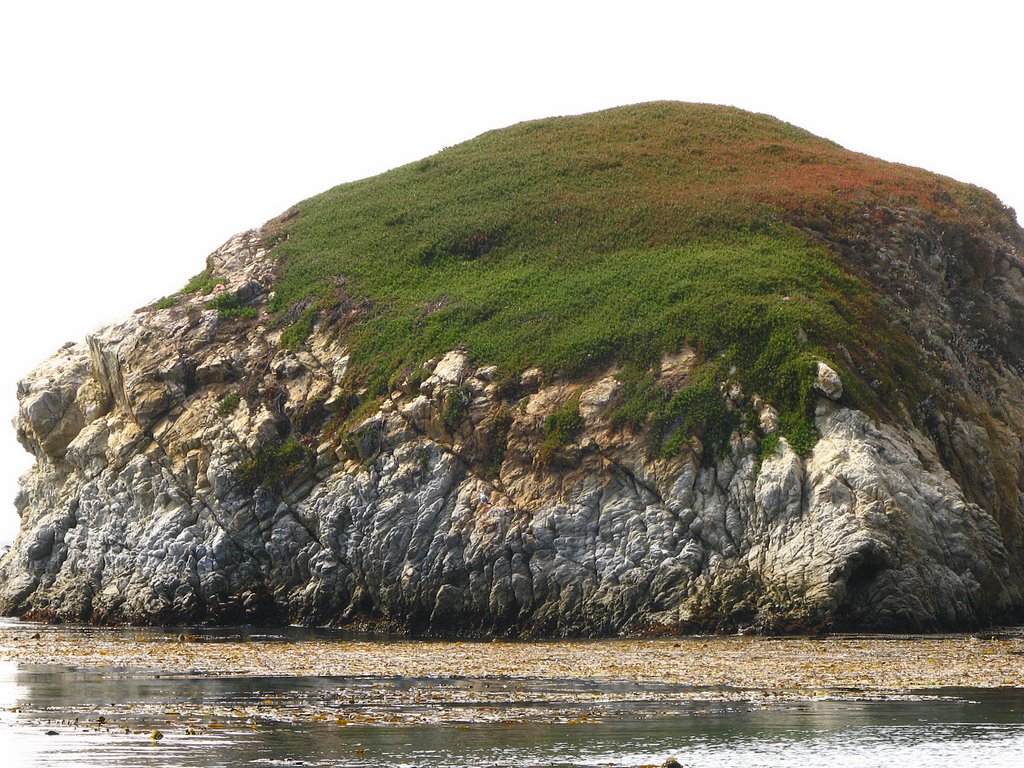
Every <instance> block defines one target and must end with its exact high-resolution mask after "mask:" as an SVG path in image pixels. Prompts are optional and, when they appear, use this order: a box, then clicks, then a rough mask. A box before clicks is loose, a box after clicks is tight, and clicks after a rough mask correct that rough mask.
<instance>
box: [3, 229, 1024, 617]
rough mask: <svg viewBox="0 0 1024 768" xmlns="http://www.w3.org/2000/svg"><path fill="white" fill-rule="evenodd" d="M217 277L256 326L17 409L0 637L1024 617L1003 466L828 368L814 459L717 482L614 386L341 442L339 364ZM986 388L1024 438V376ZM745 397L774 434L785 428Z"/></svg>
mask: <svg viewBox="0 0 1024 768" xmlns="http://www.w3.org/2000/svg"><path fill="white" fill-rule="evenodd" d="M211 267H212V272H213V274H215V275H217V276H220V277H221V278H223V283H222V284H221V285H219V286H217V287H216V289H215V291H216V293H217V294H220V293H229V294H231V295H233V296H234V297H235V301H236V304H241V305H244V306H246V307H252V308H253V310H254V312H253V316H252V317H249V316H243V317H240V318H234V319H225V318H224V317H222V316H221V315H220V314H219V313H218V311H217V310H216V309H209V308H206V307H205V302H207V301H208V300H209V298H210V297H208V296H197V295H192V296H184V297H182V298H181V299H180V301H179V303H178V304H177V305H175V306H172V307H169V308H164V309H156V308H147V309H144V310H140V311H139V312H137V313H136V314H134V315H133V316H132V317H131V318H129V319H128V320H127V321H125V322H123V323H121V324H118V325H114V326H110V327H108V328H104V329H102V330H100V331H98V332H96V333H94V334H93V335H91V336H89V337H88V338H87V339H86V341H85V342H84V343H78V344H70V345H67V346H65V347H64V348H62V349H60V350H59V351H58V352H57V353H56V354H55V355H54V356H53V357H52V358H50V359H49V360H48V361H46V362H45V363H43V364H42V365H41V366H40V367H39V368H37V369H36V370H35V371H34V372H33V373H32V374H30V375H29V376H28V377H27V378H26V379H25V380H24V381H22V382H21V383H20V385H19V399H20V409H19V414H18V417H17V420H16V427H17V431H18V438H19V439H20V441H21V442H22V444H23V445H24V446H25V448H26V449H27V450H29V451H30V452H32V453H33V454H34V455H35V457H36V463H35V465H34V467H33V468H32V469H31V470H30V471H29V472H28V473H27V474H26V475H25V477H24V478H23V479H22V489H21V492H20V494H19V496H18V499H17V506H18V510H19V513H20V514H21V517H22V525H21V531H20V533H19V536H18V538H17V541H16V542H15V544H14V546H13V548H12V549H11V551H10V552H9V553H8V554H7V555H6V556H5V557H4V559H3V560H2V562H0V610H2V611H3V613H5V614H16V615H25V616H30V617H36V618H45V619H54V620H68V621H92V622H100V623H106V622H143V623H166V624H183V623H192V622H211V623H212V622H254V623H256V622H293V623H302V624H311V625H313V624H317V625H318V624H332V625H344V624H353V625H368V626H375V627H385V628H392V629H398V630H403V631H418V632H428V633H438V634H452V633H484V634H486V633H497V634H526V635H580V634H613V633H622V632H635V633H645V632H646V633H658V632H679V631H688V630H697V629H702V630H703V629H737V628H744V627H752V628H754V629H758V630H764V631H773V630H797V631H799V630H814V629H818V628H827V627H844V628H859V629H901V630H903V629H939V628H946V627H961V626H972V625H981V624H988V623H993V622H994V623H1000V622H1005V621H1007V620H1009V619H1011V618H1013V617H1015V616H1019V615H1020V611H1021V606H1022V605H1024V596H1022V585H1024V579H1022V552H1021V549H1022V547H1021V541H1022V539H1021V512H1020V498H1021V497H1020V491H1019V489H1017V487H1016V484H1015V483H1010V485H1012V486H1013V487H1012V489H1011V491H1012V492H1011V491H1007V487H1008V483H1007V481H1006V479H1005V475H1006V474H1007V472H1010V474H1012V475H1013V476H1014V477H1017V476H1019V472H1018V468H1019V466H1020V463H1021V459H1020V446H1019V444H1017V445H1014V446H1007V445H1006V444H1004V443H1002V442H994V438H993V435H994V434H996V433H995V432H993V431H992V430H991V429H988V428H986V426H985V425H984V424H980V423H978V422H977V421H972V420H969V419H967V418H954V417H951V416H945V415H942V414H938V415H936V416H935V423H936V428H935V430H934V431H933V432H932V433H929V434H925V433H924V432H922V431H920V430H919V429H918V428H916V427H914V426H912V425H911V424H909V423H903V424H884V423H878V422H877V421H874V420H872V419H871V418H869V417H868V416H867V415H866V414H864V413H862V412H859V411H856V410H851V409H850V408H847V407H844V406H843V404H842V400H841V395H842V391H843V390H842V382H841V381H840V379H839V376H838V375H837V374H836V373H835V371H833V370H832V369H830V368H828V367H827V366H826V365H824V364H822V366H821V367H820V368H819V371H818V383H817V385H816V389H817V392H818V394H817V409H816V413H817V417H816V424H817V427H818V429H819V431H820V433H821V439H820V441H819V442H818V443H817V445H816V446H815V447H814V449H813V452H812V453H811V454H810V455H809V456H807V457H801V456H798V455H797V454H796V453H795V452H794V451H793V450H792V449H791V448H790V447H789V445H788V444H787V442H786V441H785V439H781V440H779V441H778V448H777V449H775V450H774V451H773V452H771V453H768V454H767V455H762V451H761V447H760V445H759V442H758V437H757V434H756V433H755V431H753V430H751V431H749V432H737V433H735V434H734V435H733V438H732V441H731V450H730V451H728V452H723V455H722V456H720V457H718V458H716V459H714V460H710V459H707V458H705V456H704V454H703V451H702V450H700V447H699V446H695V447H693V449H692V450H686V451H683V452H682V453H681V454H680V455H678V456H676V457H673V458H671V459H666V458H663V457H661V456H660V455H659V456H651V455H649V452H648V450H647V449H646V448H645V442H644V440H643V435H642V434H640V433H638V432H637V431H636V430H632V429H630V428H613V427H612V425H611V423H610V418H609V414H610V412H611V411H612V409H613V408H614V406H615V405H616V403H617V402H618V398H619V397H620V396H621V385H620V383H619V381H618V379H617V378H616V376H615V373H616V372H615V371H614V370H609V371H605V372H603V373H601V374H600V375H597V376H595V377H593V378H592V380H590V381H587V382H582V383H580V382H574V383H572V384H569V383H564V382H558V381H554V382H546V381H545V379H544V376H543V372H540V371H536V370H533V371H527V372H525V373H523V374H522V375H520V376H519V377H518V379H517V381H516V383H515V386H512V387H510V386H508V385H507V384H505V383H504V382H500V381H499V380H498V379H497V377H496V371H495V369H494V368H493V366H491V367H488V366H485V365H482V366H477V365H475V364H474V363H473V362H472V361H471V360H470V358H469V357H468V355H467V354H466V353H465V352H463V351H461V350H452V351H450V352H448V353H447V354H446V355H444V356H443V357H441V358H440V359H438V360H435V361H431V362H430V363H428V365H427V367H426V368H425V369H423V370H422V371H421V372H419V373H420V374H421V375H419V376H418V377H413V376H410V377H407V378H406V380H405V381H404V382H403V383H401V384H400V386H399V387H398V388H397V389H396V391H395V392H393V393H392V395H391V396H390V397H389V398H387V399H386V400H385V401H384V402H383V403H382V404H380V406H379V408H378V409H377V410H376V411H375V412H373V413H372V414H370V415H369V416H368V417H367V418H366V419H365V420H364V421H363V422H362V423H361V424H359V426H358V428H357V429H355V430H354V432H353V433H352V435H351V438H349V439H343V438H341V437H339V435H338V434H336V433H334V432H332V430H331V429H330V425H331V424H332V417H333V415H335V414H337V413H338V412H340V411H341V409H342V408H343V407H344V406H345V403H346V402H347V400H348V399H349V398H351V397H352V393H350V392H348V391H347V390H346V389H345V386H344V379H345V373H346V369H347V364H348V357H347V351H346V349H345V347H344V346H343V343H342V342H341V341H339V340H338V339H337V338H335V337H333V336H332V335H331V334H330V333H329V332H327V331H326V330H325V329H321V328H318V329H317V330H316V331H315V332H314V333H313V335H312V336H311V337H310V339H309V340H308V341H307V342H306V343H305V344H304V345H303V346H302V348H301V349H299V350H296V351H288V350H284V349H282V348H281V347H280V345H279V337H280V333H279V332H278V331H275V330H274V328H273V325H272V324H271V322H270V320H269V319H268V317H267V315H266V312H265V311H264V304H265V303H266V301H267V299H268V294H269V290H270V287H271V286H272V283H273V270H274V264H273V261H272V259H270V258H269V257H268V256H267V254H266V253H265V251H264V249H263V246H262V242H261V239H260V233H259V232H249V233H245V234H243V235H239V236H237V237H235V238H233V239H232V240H230V241H229V242H228V243H226V244H225V245H224V246H223V247H222V248H221V249H220V250H219V251H217V252H216V253H215V254H214V255H213V256H212V257H211ZM693 362H694V355H693V354H692V353H689V352H687V351H684V352H682V353H680V354H678V355H674V356H670V357H666V358H665V360H664V361H663V364H662V369H661V375H662V377H663V378H664V379H665V380H666V381H682V380H685V378H686V375H687V371H688V370H689V367H690V366H692V365H693ZM416 378H418V379H419V383H418V384H417V383H415V381H414V379H416ZM1004 381H1005V382H1010V383H1011V384H1012V383H1013V382H1016V383H1015V384H1014V387H1015V389H1011V390H1010V394H1009V395H1007V397H1006V398H1005V400H1006V402H1007V403H1010V404H1007V405H1005V407H1006V408H1008V409H1011V410H1012V409H1013V408H1016V409H1017V410H1016V411H1014V412H1013V413H1014V414H1018V411H1019V410H1020V405H1019V402H1017V404H1016V405H1012V403H1013V402H1015V401H1014V399H1013V398H1014V397H1016V395H1015V394H1014V393H1018V394H1019V391H1020V382H1019V379H1013V377H1011V376H1010V375H1009V374H1007V375H1006V377H1005V378H1004ZM1007 386H1009V384H1007ZM574 397H577V398H578V402H579V413H580V416H581V418H582V421H583V424H584V426H583V427H582V429H581V430H580V431H579V433H578V434H577V435H575V436H574V437H573V438H572V439H571V440H570V441H569V442H567V443H565V444H563V445H560V446H558V447H557V449H556V450H555V451H554V452H553V455H549V456H544V457H543V460H541V453H542V452H541V450H540V446H541V443H542V442H543V440H544V437H545V435H544V423H545V419H546V417H547V416H548V415H549V414H551V413H552V412H553V411H555V410H556V409H558V408H559V407H562V406H564V405H565V403H566V402H568V401H570V400H571V399H572V398H574ZM730 397H733V398H744V397H746V395H744V394H743V393H741V392H733V393H730ZM751 400H752V402H753V407H754V409H755V411H756V412H757V413H758V414H759V419H760V427H761V431H762V432H763V433H764V434H770V433H774V432H775V430H776V429H777V426H778V419H777V414H776V413H775V411H774V409H772V407H771V405H770V404H769V403H764V402H762V401H761V400H760V398H757V397H756V395H752V397H751ZM1018 415H1019V414H1018ZM765 453H767V452H765ZM1007 467H1009V470H1008V469H1007ZM1013 473H1017V474H1013ZM1008 493H1009V494H1010V496H1012V497H1013V498H1012V499H1011V503H1009V504H1008V503H1007V502H1006V499H1007V498H1009V497H1008V496H1007V494H1008ZM1014 494H1015V495H1014ZM987 500H993V501H991V503H988V501H987ZM1013 503H1016V511H1014V509H1013ZM1008 509H1009V511H1007V510H1008Z"/></svg>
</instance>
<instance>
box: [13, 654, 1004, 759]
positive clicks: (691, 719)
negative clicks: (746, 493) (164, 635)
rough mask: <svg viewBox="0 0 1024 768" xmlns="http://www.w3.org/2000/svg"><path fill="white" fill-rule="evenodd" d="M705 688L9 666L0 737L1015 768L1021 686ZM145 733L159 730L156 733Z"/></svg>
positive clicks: (464, 755)
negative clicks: (905, 690) (761, 692)
mask: <svg viewBox="0 0 1024 768" xmlns="http://www.w3.org/2000/svg"><path fill="white" fill-rule="evenodd" d="M695 693H696V694H697V695H698V698H697V699H696V700H695V699H694V696H695ZM719 693H721V692H719ZM715 695H716V692H715V691H710V690H709V691H699V692H695V691H694V690H693V689H687V688H684V687H680V686H671V685H648V684H644V685H638V684H635V683H628V682H620V683H604V682H598V681H594V680H531V679H502V680H496V679H475V680H467V679H460V678H446V679H416V678H390V679H382V678H370V677H365V678H337V677H333V678H332V677H323V678H320V677H301V678H296V677H292V678H287V677H285V678H261V677H227V678H225V677H219V678H210V677H202V676H194V675H193V676H190V675H179V676H170V677H168V676H158V675H156V674H153V673H147V672H141V671H129V670H116V669H110V670H105V671H83V670H75V669H69V668H63V667H28V666H25V667H17V666H16V665H12V664H6V665H0V702H4V707H5V711H4V713H3V716H2V721H0V744H3V746H4V749H5V754H6V755H8V756H10V757H11V760H9V761H8V762H9V763H10V764H12V765H25V766H58V765H60V766H63V765H68V764H72V763H73V764H74V765H76V766H79V767H80V768H91V767H100V766H103V767H107V766H119V767H121V766H135V765H138V766H168V767H170V766H220V765H224V766H228V765H231V766H239V765H294V764H302V765H315V766H360V767H366V768H369V767H377V766H480V765H489V766H503V765H508V766H513V765H514V766H583V765H586V766H612V765H627V766H639V765H644V764H660V763H661V762H663V761H664V760H665V759H666V758H668V757H676V758H677V759H679V760H680V761H681V762H683V763H684V764H686V765H688V766H724V765H729V766H755V765H758V766H782V765H802V764H803V765H821V764H823V763H825V762H826V761H833V760H835V761H841V762H842V765H843V768H857V767H858V766H869V765H872V766H874V765H888V764H895V763H904V764H907V765H924V764H927V763H936V764H938V763H941V764H942V765H943V766H960V765H963V766H967V765H978V764H982V763H984V764H985V765H986V766H988V767H989V768H994V767H997V766H1011V765H1012V766H1014V767H1015V768H1016V766H1019V765H1020V760H1021V756H1022V755H1024V691H1021V689H1002V690H1000V689H996V690H985V689H968V690H947V691H943V692H942V695H941V696H939V697H936V696H934V695H932V696H921V697H908V698H905V699H902V700H898V701H884V700H883V701H851V700H820V701H819V700H815V701H807V702H757V701H730V700H728V699H727V698H726V699H721V700H714V697H715ZM701 697H703V699H702V698H701ZM709 699H710V700H709ZM12 708H14V710H17V709H19V708H20V710H21V711H12ZM154 730H158V731H160V732H161V733H162V734H163V735H164V738H163V739H161V740H159V741H154V740H153V739H152V738H151V735H152V732H153V731H154ZM47 732H52V733H53V735H47Z"/></svg>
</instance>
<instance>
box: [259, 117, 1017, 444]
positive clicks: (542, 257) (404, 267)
mask: <svg viewBox="0 0 1024 768" xmlns="http://www.w3.org/2000/svg"><path fill="white" fill-rule="evenodd" d="M890 206H898V207H903V208H906V207H911V208H913V209H915V210H919V211H921V212H922V213H923V214H924V215H927V216H928V217H930V218H931V219H934V220H936V221H939V222H946V223H948V224H949V225H950V226H954V225H958V224H962V223H964V222H967V223H974V222H976V221H981V220H997V219H998V220H1003V219H1005V217H1006V215H1007V213H1006V209H1004V208H1003V207H1002V206H1001V205H1000V203H999V201H998V200H997V199H996V198H995V197H994V196H992V195H991V194H990V193H987V192H985V191H984V190H981V189H979V188H977V187H974V186H970V185H966V184H961V183H958V182H954V181H952V180H950V179H947V178H944V177H941V176H937V175H934V174H931V173H927V172H925V171H921V170H918V169H914V168H909V167H905V166H900V165H894V164H891V163H887V162H883V161H881V160H877V159H874V158H870V157H867V156H864V155H859V154H855V153H852V152H849V151H847V150H845V149H843V148H842V147H840V146H838V145H836V144H834V143H832V142H830V141H827V140H824V139H821V138H818V137H816V136H813V135H811V134H810V133H808V132H806V131H803V130H801V129H799V128H796V127H794V126H792V125H789V124H787V123H784V122H781V121H779V120H777V119H775V118H772V117H769V116H767V115H758V114H751V113H748V112H744V111H741V110H738V109H734V108H728V107H719V106H709V105H700V104H682V103H671V102H663V103H651V104H641V105H635V106H628V107H622V108H618V109H612V110H607V111H603V112H597V113H593V114H587V115H582V116H575V117H559V118H550V119H544V120H537V121H532V122H527V123H521V124H519V125H514V126H512V127H509V128H505V129H502V130H496V131H491V132H489V133H485V134H483V135H482V136H479V137H477V138H475V139H473V140H471V141H468V142H465V143H463V144H460V145H458V146H455V147H451V148H447V149H445V150H443V151H441V152H439V153H437V154H436V155H433V156H431V157H428V158H426V159H424V160H422V161H420V162H417V163H413V164H411V165H407V166H404V167H401V168H397V169H395V170H392V171H389V172H387V173H384V174H381V175H380V176H376V177H373V178H369V179H364V180H362V181H357V182H353V183H349V184H343V185H341V186H339V187H336V188H334V189H332V190H329V191H327V192H325V193H323V194H321V195H318V196H316V197H313V198H311V199H309V200H306V201H304V202H302V203H300V204H299V205H298V206H296V207H295V208H294V209H292V210H291V211H289V212H288V213H287V214H285V215H284V216H282V217H281V218H280V219H279V220H277V221H275V222H273V223H271V224H270V225H269V226H268V227H267V228H266V231H267V242H268V244H269V245H271V246H272V247H273V251H272V252H273V253H274V254H275V255H276V256H277V258H278V259H279V260H280V263H281V269H280V272H279V279H278V282H277V284H276V285H275V287H274V290H275V296H274V299H273V302H272V304H271V310H272V312H273V313H275V314H276V317H277V321H276V322H278V323H279V324H280V325H281V327H283V328H284V329H285V331H284V336H283V344H285V345H286V346H298V345H300V344H301V343H302V342H303V341H304V339H305V337H306V336H308V334H309V333H310V332H311V330H312V328H313V327H314V324H315V323H321V324H327V325H328V326H329V327H332V332H337V333H341V334H345V335H346V337H347V342H348V344H349V345H350V347H351V349H352V367H351V370H352V373H351V376H352V378H353V383H354V384H356V385H358V387H359V388H365V389H366V390H367V392H368V398H367V399H366V400H365V402H372V399H373V398H374V397H376V396H379V395H383V394H384V393H386V392H387V391H388V389H389V386H393V385H394V383H395V381H396V378H397V377H400V376H406V375H409V374H410V373H411V372H412V371H413V370H414V369H415V367H416V366H418V365H419V364H420V363H422V362H423V361H424V360H426V359H427V358H429V357H436V356H438V355H440V354H442V353H444V352H445V351H447V350H449V349H452V348H454V347H457V346H460V345H462V346H464V347H465V348H466V349H468V351H469V352H470V354H471V355H472V356H473V358H474V359H475V360H476V361H477V362H478V363H481V364H489V363H493V364H496V365H497V366H498V367H499V370H500V371H502V372H503V374H505V375H507V376H509V377H511V376H513V375H515V374H516V373H518V372H521V371H522V370H524V369H525V368H528V367H531V366H540V367H541V368H542V369H543V370H544V371H545V373H546V374H547V375H549V376H552V377H564V378H568V379H573V378H579V377H582V376H585V375H586V374H588V373H592V372H596V371H598V370H600V369H603V368H606V367H607V366H609V365H610V364H615V365H618V366H619V367H620V369H621V371H622V373H621V377H622V378H623V379H624V380H625V381H626V383H627V390H628V393H629V398H627V402H626V403H625V404H624V405H623V410H622V418H624V419H627V420H633V421H642V420H644V419H645V418H646V417H647V414H651V413H653V414H655V415H658V414H660V416H661V417H663V418H666V417H671V418H674V419H675V420H676V421H677V422H678V421H680V420H681V421H683V422H688V424H689V428H691V429H694V430H697V431H700V430H701V429H709V428H713V427H714V426H715V424H718V426H723V425H722V424H720V423H719V422H720V421H721V418H720V417H721V413H719V412H718V411H717V410H716V406H715V405H714V402H715V401H717V400H718V398H717V396H715V393H714V389H715V387H716V386H717V384H716V382H718V381H721V380H723V379H731V380H735V381H737V382H739V383H740V384H742V385H743V387H744V390H745V391H747V392H748V393H749V392H759V393H761V394H762V395H764V396H766V397H768V398H769V399H770V400H771V401H772V402H773V403H775V404H776V406H777V407H779V408H780V410H781V411H782V412H783V416H784V424H785V425H786V430H788V432H789V434H790V435H791V436H794V437H795V436H797V435H798V434H799V433H801V432H802V433H803V434H804V435H805V436H806V433H807V425H808V422H807V416H808V412H807V408H808V402H809V399H808V398H807V393H808V390H809V386H810V377H811V375H812V373H813V368H814V362H815V361H816V360H819V359H823V360H827V361H828V362H829V363H830V364H831V365H832V366H833V367H835V368H836V369H837V370H839V371H840V373H841V374H842V376H843V379H844V382H846V384H847V388H846V389H847V393H848V394H847V398H848V399H849V400H850V401H851V402H852V403H853V404H856V405H858V406H860V407H863V408H866V409H868V410H878V409H884V408H889V407H892V406H893V405H894V404H895V403H896V402H897V401H901V400H913V399H914V398H916V397H919V396H921V393H920V392H917V391H915V388H917V387H919V386H920V384H919V377H918V376H916V375H914V369H915V368H917V367H918V366H919V363H920V361H919V360H918V359H917V358H916V352H915V349H916V344H915V342H914V341H913V340H912V339H911V338H910V336H908V335H907V333H906V332H905V330H904V329H902V328H901V327H899V326H898V325H894V324H892V323H890V322H888V320H887V312H886V311H885V309H884V308H883V307H882V304H881V303H880V302H881V297H882V296H883V295H884V292H885V290H884V286H882V290H881V291H880V290H879V286H873V285H871V284H870V283H869V282H868V281H867V280H866V278H865V271H864V270H863V269H862V268H855V267H854V266H853V265H852V264H851V263H849V261H848V260H846V259H844V258H843V257H842V256H841V255H840V250H841V249H840V248H839V247H838V246H837V244H842V243H848V242H851V241H856V240H858V239H860V240H864V239H865V238H867V237H868V235H866V234H865V231H866V228H867V227H870V222H869V221H868V223H865V221H867V220H869V219H870V217H871V212H872V211H874V210H877V209H880V208H886V207H890ZM684 343H685V344H688V345H690V346H691V347H693V348H694V349H696V350H697V351H698V353H699V355H700V357H701V360H702V361H703V364H702V367H701V369H700V373H699V375H697V376H695V377H694V379H693V382H692V383H691V385H690V388H689V389H690V390H691V391H689V392H685V391H684V392H681V393H673V392H661V391H657V390H656V388H655V387H654V385H653V377H652V376H651V375H650V373H649V371H650V369H651V366H652V365H653V364H654V363H655V361H656V360H657V359H658V358H659V356H660V355H661V354H662V353H665V352H670V351H674V350H676V349H678V348H679V347H680V346H681V345H683V344H684ZM839 350H842V354H840V353H839ZM869 384H870V386H869ZM716 414H717V415H716ZM804 442H806V440H805V441H804Z"/></svg>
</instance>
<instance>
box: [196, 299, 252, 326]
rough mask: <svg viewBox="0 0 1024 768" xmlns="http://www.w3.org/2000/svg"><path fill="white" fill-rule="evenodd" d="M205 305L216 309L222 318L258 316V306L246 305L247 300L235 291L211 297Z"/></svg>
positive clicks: (232, 318) (233, 318)
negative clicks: (234, 292)
mask: <svg viewBox="0 0 1024 768" xmlns="http://www.w3.org/2000/svg"><path fill="white" fill-rule="evenodd" d="M203 306H205V307H206V308H207V309H216V310H217V314H218V316H219V317H220V318H221V319H222V320H236V319H238V318H240V317H256V308H255V307H247V306H245V302H244V301H243V300H242V299H241V298H239V296H238V295H236V294H233V293H222V294H220V295H219V296H216V297H214V298H213V299H210V301H208V302H206V303H205V304H204V305H203Z"/></svg>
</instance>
